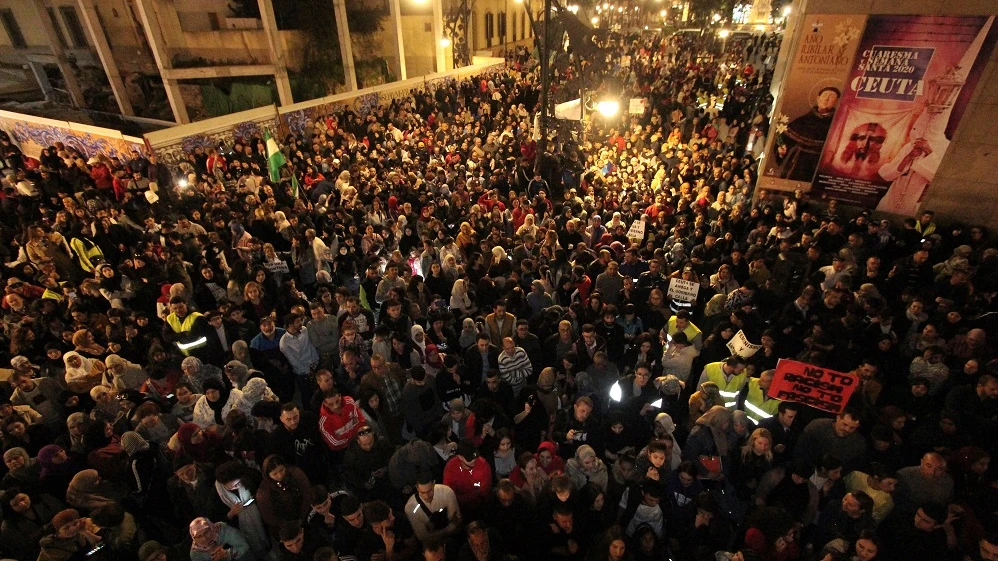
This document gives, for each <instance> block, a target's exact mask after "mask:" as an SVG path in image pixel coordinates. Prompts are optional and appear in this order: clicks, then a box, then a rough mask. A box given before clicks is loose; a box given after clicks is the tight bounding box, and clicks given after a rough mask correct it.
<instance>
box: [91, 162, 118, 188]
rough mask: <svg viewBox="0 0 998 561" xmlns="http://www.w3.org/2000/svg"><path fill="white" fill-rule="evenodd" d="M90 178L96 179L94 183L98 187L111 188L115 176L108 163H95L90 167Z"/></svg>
mask: <svg viewBox="0 0 998 561" xmlns="http://www.w3.org/2000/svg"><path fill="white" fill-rule="evenodd" d="M90 179H93V180H94V185H95V186H96V187H97V188H98V189H110V188H111V183H112V180H113V179H114V176H112V175H111V170H110V169H108V167H107V166H106V165H104V164H94V166H93V167H92V168H90Z"/></svg>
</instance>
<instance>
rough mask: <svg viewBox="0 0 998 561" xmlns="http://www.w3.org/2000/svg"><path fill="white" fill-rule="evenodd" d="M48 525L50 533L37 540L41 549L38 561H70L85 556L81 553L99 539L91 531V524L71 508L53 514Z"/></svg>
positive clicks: (99, 538)
mask: <svg viewBox="0 0 998 561" xmlns="http://www.w3.org/2000/svg"><path fill="white" fill-rule="evenodd" d="M49 527H50V528H51V530H52V533H51V534H48V535H46V536H45V537H43V538H42V539H41V540H39V542H38V546H39V548H40V549H41V551H40V552H39V554H38V561H70V560H72V559H77V558H85V557H84V556H83V554H84V553H86V552H87V551H89V550H90V549H91V548H92V547H93V546H95V545H97V543H98V542H99V541H100V540H101V537H100V536H98V535H97V534H96V533H94V532H93V531H92V529H93V525H92V524H87V523H86V521H84V520H82V519H81V518H80V513H79V511H77V510H75V509H72V508H68V509H66V510H63V511H60V512H58V513H57V514H56V515H55V516H53V517H52V522H51V524H50V526H49Z"/></svg>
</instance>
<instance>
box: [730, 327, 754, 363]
mask: <svg viewBox="0 0 998 561" xmlns="http://www.w3.org/2000/svg"><path fill="white" fill-rule="evenodd" d="M761 348H762V345H756V344H755V343H749V340H748V337H746V336H745V332H744V331H742V330H741V329H739V330H738V333H735V336H734V337H732V338H731V340H730V341H728V350H729V351H731V354H733V355H738V356H740V357H742V358H748V357H750V356H752V355H754V354H755V353H756V351H758V350H759V349H761Z"/></svg>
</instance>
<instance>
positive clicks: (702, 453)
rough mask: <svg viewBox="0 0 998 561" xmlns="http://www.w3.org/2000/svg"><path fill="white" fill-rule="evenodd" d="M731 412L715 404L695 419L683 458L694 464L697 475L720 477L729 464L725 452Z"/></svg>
mask: <svg viewBox="0 0 998 561" xmlns="http://www.w3.org/2000/svg"><path fill="white" fill-rule="evenodd" d="M732 419H733V415H732V413H731V411H730V410H728V409H727V408H726V407H724V406H723V405H715V406H713V407H711V408H710V409H709V410H708V411H707V412H706V413H704V414H703V415H701V416H700V418H699V419H697V420H696V423H695V424H694V426H693V430H691V431H690V436H689V438H687V440H686V450H684V451H683V459H684V460H689V461H691V462H693V463H694V464H695V465H696V466H697V470H698V471H699V473H700V477H702V478H706V479H711V480H715V481H717V480H721V479H723V478H724V476H725V475H726V474H727V472H728V470H729V469H730V467H731V461H730V460H731V458H730V456H729V455H728V452H729V449H730V448H731V446H730V443H731V441H732V440H733V439H732V437H731V436H730V434H729V433H730V432H731V430H732V426H731V425H732V422H733V421H732Z"/></svg>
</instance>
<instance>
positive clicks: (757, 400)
mask: <svg viewBox="0 0 998 561" xmlns="http://www.w3.org/2000/svg"><path fill="white" fill-rule="evenodd" d="M775 375H776V371H775V370H766V371H764V372H763V373H762V374H759V377H758V378H749V380H748V382H747V383H746V384H745V387H743V388H742V391H741V392H739V394H738V409H741V410H742V411H744V412H745V414H746V415H748V416H749V419H752V422H753V423H755V424H756V425H758V424H759V423H761V422H762V421H763V420H764V419H768V418H770V417H772V416H773V415H776V413H777V412H779V409H780V403H781V401H780V400H779V399H773V398H771V397H769V396H768V395H766V394H767V393H768V392H769V386H770V385H771V384H772V383H773V376H775Z"/></svg>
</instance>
